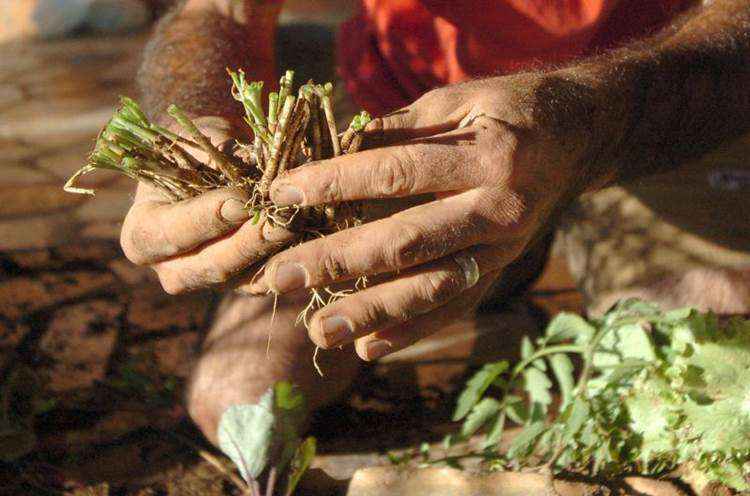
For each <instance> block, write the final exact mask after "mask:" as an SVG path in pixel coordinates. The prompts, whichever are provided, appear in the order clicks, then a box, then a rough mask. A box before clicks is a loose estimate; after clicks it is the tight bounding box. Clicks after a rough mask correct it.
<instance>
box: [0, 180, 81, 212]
mask: <svg viewBox="0 0 750 496" xmlns="http://www.w3.org/2000/svg"><path fill="white" fill-rule="evenodd" d="M84 201H85V198H84V197H82V196H80V195H71V194H70V193H66V192H65V191H63V189H62V186H61V185H60V184H57V183H52V184H34V185H28V186H21V185H12V186H11V185H9V186H3V187H0V205H3V210H2V212H0V218H3V217H6V218H7V217H15V218H19V217H27V216H32V215H40V214H47V213H50V212H56V211H59V210H66V209H71V208H73V207H76V206H78V205H81V204H82V203H83V202H84Z"/></svg>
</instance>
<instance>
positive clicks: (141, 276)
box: [109, 258, 159, 308]
mask: <svg viewBox="0 0 750 496" xmlns="http://www.w3.org/2000/svg"><path fill="white" fill-rule="evenodd" d="M109 269H110V270H111V271H112V273H113V274H114V275H115V276H117V277H118V278H119V279H120V280H121V281H122V282H124V283H125V284H127V285H128V286H142V285H144V284H152V285H157V284H159V282H158V279H157V277H156V273H155V272H154V271H153V270H151V269H150V268H148V267H139V266H138V265H135V264H134V263H132V262H131V261H129V260H126V259H125V258H117V259H115V260H112V261H111V262H109ZM134 301H137V299H135V300H134ZM131 308H132V306H131Z"/></svg>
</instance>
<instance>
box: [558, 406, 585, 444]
mask: <svg viewBox="0 0 750 496" xmlns="http://www.w3.org/2000/svg"><path fill="white" fill-rule="evenodd" d="M589 413H590V409H589V404H588V403H587V402H586V401H585V400H583V399H582V398H575V399H574V400H573V403H572V404H571V405H570V414H569V415H568V418H567V421H566V422H565V431H564V435H565V439H566V440H571V439H573V437H575V435H576V434H578V431H580V430H581V427H583V424H585V423H586V421H587V420H588V419H589Z"/></svg>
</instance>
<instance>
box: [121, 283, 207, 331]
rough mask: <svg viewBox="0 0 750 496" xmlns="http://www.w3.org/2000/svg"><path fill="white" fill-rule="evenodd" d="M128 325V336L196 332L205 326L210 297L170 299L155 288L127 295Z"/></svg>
mask: <svg viewBox="0 0 750 496" xmlns="http://www.w3.org/2000/svg"><path fill="white" fill-rule="evenodd" d="M129 298H130V305H129V308H128V316H127V325H128V333H129V334H131V335H136V336H138V335H144V334H149V333H155V332H161V333H171V334H174V333H177V332H184V331H195V330H198V329H200V328H202V327H203V326H204V325H205V324H206V317H207V316H206V313H207V311H208V303H209V298H210V296H209V295H208V294H206V293H195V294H188V295H180V296H177V297H176V296H171V295H168V294H167V293H165V292H164V290H163V289H161V287H160V286H158V285H152V286H147V287H143V288H138V289H134V290H133V291H132V293H130V296H129Z"/></svg>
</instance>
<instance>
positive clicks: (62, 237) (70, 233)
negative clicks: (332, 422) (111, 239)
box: [0, 212, 78, 251]
mask: <svg viewBox="0 0 750 496" xmlns="http://www.w3.org/2000/svg"><path fill="white" fill-rule="evenodd" d="M76 227H77V226H76V220H75V219H74V218H73V216H72V215H70V214H69V213H65V212H62V213H53V214H49V215H45V216H41V217H33V218H30V219H6V220H2V219H0V251H9V250H27V249H32V248H44V247H48V246H58V245H61V244H65V243H69V242H71V241H73V240H76V239H78V236H77V234H76Z"/></svg>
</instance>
